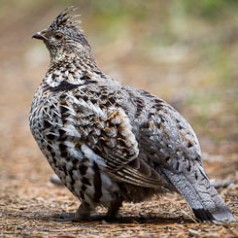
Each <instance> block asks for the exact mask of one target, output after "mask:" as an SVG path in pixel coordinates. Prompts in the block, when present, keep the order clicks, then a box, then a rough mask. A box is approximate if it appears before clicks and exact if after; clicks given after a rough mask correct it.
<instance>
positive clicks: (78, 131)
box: [30, 9, 234, 221]
mask: <svg viewBox="0 0 238 238" xmlns="http://www.w3.org/2000/svg"><path fill="white" fill-rule="evenodd" d="M69 12H70V10H69V9H67V10H65V11H64V12H62V13H61V14H60V15H59V16H58V17H57V18H56V19H55V20H54V22H53V23H52V24H51V25H50V26H49V27H48V28H47V29H45V30H43V31H41V32H38V33H36V34H35V35H34V36H33V37H34V38H36V39H41V40H43V41H44V43H45V44H46V46H47V48H48V49H49V52H50V56H51V64H50V67H49V70H48V71H47V73H46V75H45V77H44V79H43V82H42V83H41V85H40V86H39V88H38V90H37V91H36V94H35V97H34V99H33V102H32V106H31V112H30V128H31V131H32V134H33V136H34V138H35V140H36V141H37V143H38V145H39V147H40V149H41V150H42V152H43V154H44V155H45V156H46V158H47V160H48V162H49V163H50V165H51V167H52V168H53V170H54V171H55V173H56V174H57V175H58V176H59V177H60V179H61V180H62V182H63V183H64V184H65V185H66V187H67V188H68V189H69V190H70V191H71V192H72V193H73V194H74V195H75V196H76V197H78V198H79V199H80V200H81V205H80V207H79V209H78V211H77V213H76V219H85V218H88V217H89V216H90V212H91V211H93V210H94V208H95V207H96V206H97V205H103V206H105V207H108V216H110V217H114V216H115V215H116V214H117V212H118V210H119V208H120V206H121V204H122V202H123V201H133V202H138V201H142V200H144V199H146V198H148V197H150V196H151V195H153V194H159V193H162V192H167V191H177V192H178V193H180V194H181V195H182V196H183V197H184V198H185V199H186V201H187V202H188V203H189V205H190V206H191V208H192V209H193V211H194V214H195V216H196V217H197V218H198V219H199V220H211V221H233V220H234V218H233V216H232V214H231V212H230V210H229V209H228V208H227V206H226V205H225V203H224V202H223V201H222V199H221V198H220V196H219V195H218V193H217V192H216V190H215V189H214V188H213V186H212V185H211V184H210V182H209V179H208V177H207V175H206V173H205V171H204V168H203V166H202V162H201V152H200V146H199V143H198V140H197V137H196V135H195V133H194V132H193V129H192V128H191V126H190V125H189V124H188V122H187V121H186V120H185V119H184V118H183V117H182V116H181V115H180V114H179V113H178V112H177V111H176V110H175V109H174V108H173V107H171V106H170V105H169V104H167V103H166V102H165V101H163V100H162V99H160V98H158V97H156V96H154V95H151V94H150V93H148V92H145V91H143V90H139V89H135V88H132V87H129V86H126V85H123V84H121V83H119V82H117V81H115V80H113V79H111V78H110V77H109V76H107V75H105V74H104V73H103V72H101V70H100V69H99V68H98V67H97V64H96V62H95V60H94V58H93V56H92V53H91V47H90V45H89V43H88V42H87V40H86V38H85V36H84V34H83V32H82V30H80V29H78V28H77V26H76V24H75V22H74V20H73V18H72V17H71V16H70V14H69Z"/></svg>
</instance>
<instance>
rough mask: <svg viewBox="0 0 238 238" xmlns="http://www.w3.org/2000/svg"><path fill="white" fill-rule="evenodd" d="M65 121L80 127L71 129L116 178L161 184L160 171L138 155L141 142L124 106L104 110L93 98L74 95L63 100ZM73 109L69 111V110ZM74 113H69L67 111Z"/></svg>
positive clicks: (130, 181) (134, 183) (151, 186)
mask: <svg viewBox="0 0 238 238" xmlns="http://www.w3.org/2000/svg"><path fill="white" fill-rule="evenodd" d="M61 108H63V110H61V111H62V112H63V113H65V115H62V117H63V118H68V119H66V121H65V123H66V124H68V125H71V124H73V128H76V130H77V131H74V132H69V133H71V136H73V137H76V138H75V139H74V141H75V140H77V137H78V143H84V144H86V145H87V146H88V147H89V148H90V149H92V150H93V152H94V153H96V154H97V155H98V156H99V157H101V158H102V160H103V162H104V163H105V169H106V171H107V172H108V174H110V176H112V177H113V178H114V179H116V180H118V181H121V182H126V183H130V184H133V185H137V186H142V187H150V188H159V187H160V186H161V177H160V175H159V174H158V173H157V172H156V171H155V170H154V169H153V168H151V167H150V166H149V165H148V164H147V163H145V162H144V161H142V160H139V159H138V155H139V153H140V151H139V146H138V142H137V140H136V137H135V135H134V134H133V132H132V126H131V124H130V121H129V119H128V117H127V115H126V113H125V112H124V111H123V109H120V108H116V107H110V108H109V109H106V110H103V109H101V108H100V107H99V106H97V105H95V104H93V103H92V102H90V101H87V102H85V101H84V100H83V99H80V98H78V99H77V98H75V97H74V96H73V95H72V96H70V94H68V98H67V99H66V100H65V99H62V100H61ZM69 111H70V113H69ZM66 114H68V115H71V116H70V117H67V115H66ZM65 128H69V126H68V127H65Z"/></svg>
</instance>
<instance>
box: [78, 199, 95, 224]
mask: <svg viewBox="0 0 238 238" xmlns="http://www.w3.org/2000/svg"><path fill="white" fill-rule="evenodd" d="M91 211H92V208H91V207H90V205H89V204H88V203H86V202H84V201H82V203H81V204H80V206H79V208H78V209H77V211H76V213H75V218H74V221H80V220H88V219H89V216H90V213H91Z"/></svg>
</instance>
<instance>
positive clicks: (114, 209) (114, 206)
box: [106, 198, 123, 220]
mask: <svg viewBox="0 0 238 238" xmlns="http://www.w3.org/2000/svg"><path fill="white" fill-rule="evenodd" d="M122 201H123V200H122V198H117V199H116V200H114V201H112V202H111V203H110V205H109V208H108V211H107V215H106V217H107V219H108V220H114V219H115V218H116V215H117V213H118V211H119V209H120V207H121V205H122Z"/></svg>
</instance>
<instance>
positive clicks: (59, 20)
mask: <svg viewBox="0 0 238 238" xmlns="http://www.w3.org/2000/svg"><path fill="white" fill-rule="evenodd" d="M76 9H77V8H75V7H73V6H70V7H68V8H66V9H65V10H64V11H63V12H61V13H60V14H59V15H58V16H57V17H56V18H55V20H54V21H53V22H52V24H51V25H50V28H51V29H57V28H61V27H73V28H78V25H79V24H80V23H81V21H80V20H79V19H78V17H79V16H80V15H79V14H78V15H71V14H70V13H72V12H73V11H75V10H76Z"/></svg>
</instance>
